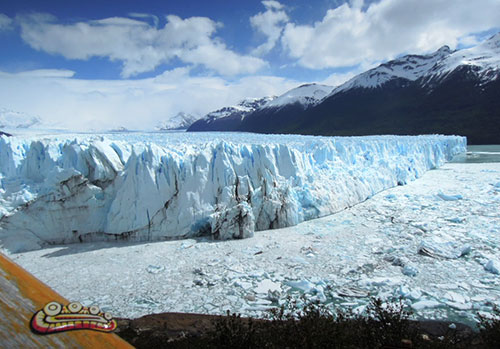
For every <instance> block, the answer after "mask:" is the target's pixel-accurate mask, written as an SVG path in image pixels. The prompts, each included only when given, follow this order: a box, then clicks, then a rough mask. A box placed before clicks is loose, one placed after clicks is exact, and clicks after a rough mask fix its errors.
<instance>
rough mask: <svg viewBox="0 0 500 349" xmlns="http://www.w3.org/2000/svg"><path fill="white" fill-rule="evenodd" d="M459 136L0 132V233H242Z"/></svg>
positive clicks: (393, 181) (340, 196) (457, 145)
mask: <svg viewBox="0 0 500 349" xmlns="http://www.w3.org/2000/svg"><path fill="white" fill-rule="evenodd" d="M465 146H466V139H465V138H463V137H459V136H439V135H433V136H414V137H405V136H371V137H345V138H344V137H337V138H336V137H311V136H296V135H287V136H284V135H257V134H230V133H228V134H221V133H217V134H209V133H207V134H186V133H171V134H166V135H165V134H133V133H131V134H116V135H113V134H109V135H53V136H26V137H9V138H8V137H1V138H0V176H1V179H0V180H1V186H0V240H1V243H2V245H3V247H5V248H7V249H8V250H10V251H11V252H16V251H23V250H32V249H37V248H40V247H42V246H45V245H49V244H63V243H74V242H84V241H114V240H126V241H152V240H167V239H174V238H187V237H195V236H202V235H205V236H207V235H209V236H212V237H213V238H214V239H233V238H246V237H251V236H252V235H253V232H254V231H259V230H266V229H273V228H282V227H287V226H292V225H296V224H298V223H300V222H303V221H306V220H310V219H313V218H317V217H322V216H325V215H328V214H331V213H334V212H337V211H340V210H342V209H345V208H346V207H350V206H352V205H355V204H357V203H359V202H362V201H364V200H366V199H367V198H369V197H371V196H372V195H374V194H376V193H378V192H380V191H382V190H384V189H387V188H390V187H394V186H396V185H402V184H405V183H407V182H408V181H411V180H414V179H416V178H418V177H419V176H421V175H422V174H423V173H424V172H425V171H427V170H429V169H432V168H436V167H439V166H440V165H442V164H443V163H444V162H445V161H447V160H450V159H451V158H452V157H453V155H455V154H457V153H461V152H464V151H465Z"/></svg>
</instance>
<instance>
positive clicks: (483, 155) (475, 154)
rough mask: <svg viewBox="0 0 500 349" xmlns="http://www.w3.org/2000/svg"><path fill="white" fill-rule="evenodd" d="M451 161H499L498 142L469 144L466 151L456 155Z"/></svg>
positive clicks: (499, 148) (499, 146) (499, 150)
mask: <svg viewBox="0 0 500 349" xmlns="http://www.w3.org/2000/svg"><path fill="white" fill-rule="evenodd" d="M451 162H455V163H457V162H458V163H476V164H477V163H485V162H500V144H491V145H469V146H467V153H465V154H459V155H456V156H455V157H454V158H453V160H452V161H451Z"/></svg>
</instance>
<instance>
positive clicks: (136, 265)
mask: <svg viewBox="0 0 500 349" xmlns="http://www.w3.org/2000/svg"><path fill="white" fill-rule="evenodd" d="M499 207H500V163H449V164H446V165H444V166H442V167H441V168H439V169H436V170H432V171H428V172H427V173H425V174H424V175H423V177H421V178H420V179H418V180H416V181H413V182H410V183H409V184H407V185H405V186H397V187H395V188H392V189H388V190H386V191H383V192H381V193H379V194H377V195H375V196H373V197H372V198H370V199H369V200H367V201H365V202H363V203H360V204H358V205H356V206H354V207H351V208H348V209H346V210H344V211H341V212H339V213H337V214H334V215H331V216H328V217H323V218H320V219H316V220H311V221H307V222H304V223H301V224H299V225H297V226H294V227H288V228H283V229H278V230H272V231H270V230H269V231H260V232H256V233H255V236H254V237H253V238H249V239H243V240H231V241H219V242H213V241H210V240H206V239H188V240H179V241H168V242H157V243H146V244H131V243H128V244H125V243H120V244H113V243H104V242H100V243H87V244H73V245H66V246H57V247H52V248H48V249H43V250H38V251H31V252H25V253H17V254H10V257H11V258H12V259H14V260H15V261H16V262H17V263H19V264H21V265H22V266H23V267H25V268H26V269H28V270H29V271H30V272H32V273H33V274H34V275H36V276H37V277H39V278H40V279H41V280H42V281H44V282H46V283H47V284H48V285H50V286H51V287H53V288H54V289H55V290H56V291H58V292H59V293H61V294H62V295H63V296H65V297H67V298H68V299H70V300H75V301H82V302H83V303H84V304H85V305H90V304H98V305H100V306H101V307H102V308H103V309H104V310H106V311H110V312H111V313H112V314H113V315H114V316H122V317H138V316H141V315H145V314H149V313H161V312H174V311H175V312H197V313H210V314H221V313H224V312H225V311H226V310H230V311H232V312H237V313H242V314H244V315H251V316H262V315H263V313H264V312H265V311H266V310H267V309H269V308H270V307H274V306H277V305H279V304H281V303H283V302H284V301H285V298H286V296H287V295H292V296H294V297H299V296H300V295H305V296H306V297H307V298H309V299H319V300H320V301H322V302H326V303H330V304H332V306H343V307H347V306H352V307H354V308H356V309H357V310H362V309H363V307H364V305H366V304H367V302H368V299H369V298H368V297H369V296H376V297H381V298H383V299H388V300H390V299H396V298H398V297H400V296H402V297H404V299H405V302H406V303H407V304H408V305H409V306H411V307H412V308H413V309H414V311H415V312H416V315H417V316H425V317H426V318H431V319H433V318H435V319H451V320H453V321H461V322H473V321H474V319H475V316H476V314H477V312H478V311H480V312H481V311H482V312H491V309H492V307H493V305H494V304H497V305H500V301H499V300H500V276H499V274H498V273H499V268H500V264H499V263H500V261H499V259H500V243H499V241H500V239H499V238H500V210H499Z"/></svg>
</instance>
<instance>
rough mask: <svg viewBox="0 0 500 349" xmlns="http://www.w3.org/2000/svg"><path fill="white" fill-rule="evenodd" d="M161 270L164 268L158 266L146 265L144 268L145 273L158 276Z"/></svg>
mask: <svg viewBox="0 0 500 349" xmlns="http://www.w3.org/2000/svg"><path fill="white" fill-rule="evenodd" d="M163 270H165V267H162V266H160V265H148V267H147V268H146V271H147V272H148V273H150V274H158V273H159V272H161V271H163Z"/></svg>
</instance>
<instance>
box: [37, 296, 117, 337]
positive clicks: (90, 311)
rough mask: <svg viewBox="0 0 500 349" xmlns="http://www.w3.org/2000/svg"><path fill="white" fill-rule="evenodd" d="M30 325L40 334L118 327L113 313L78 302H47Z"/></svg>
mask: <svg viewBox="0 0 500 349" xmlns="http://www.w3.org/2000/svg"><path fill="white" fill-rule="evenodd" d="M30 325H31V329H32V330H33V332H35V333H39V334H50V333H56V332H64V331H71V330H85V329H87V330H94V331H101V332H111V331H114V330H115V329H116V327H117V325H116V321H115V320H113V317H112V316H111V314H109V313H104V312H102V311H101V309H99V307H98V306H95V305H93V306H91V307H84V306H83V305H81V304H80V303H78V302H73V303H69V304H68V305H66V306H64V305H62V304H59V303H58V302H50V303H47V304H46V305H45V306H44V307H43V309H42V310H39V311H37V312H36V313H35V315H33V317H32V318H31V323H30Z"/></svg>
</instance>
